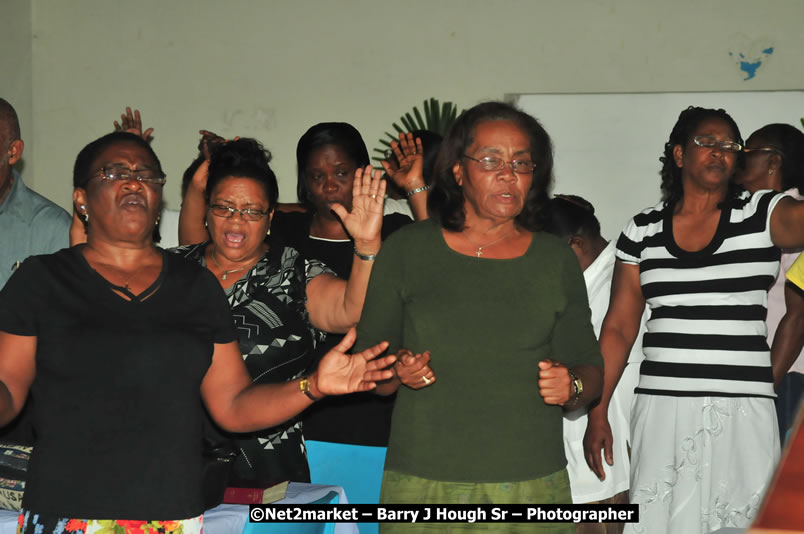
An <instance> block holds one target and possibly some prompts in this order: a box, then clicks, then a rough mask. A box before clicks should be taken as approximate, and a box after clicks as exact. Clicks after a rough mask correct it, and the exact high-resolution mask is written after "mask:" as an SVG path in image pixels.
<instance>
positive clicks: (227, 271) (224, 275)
mask: <svg viewBox="0 0 804 534" xmlns="http://www.w3.org/2000/svg"><path fill="white" fill-rule="evenodd" d="M209 256H210V257H211V258H212V263H214V264H215V265H216V266H217V267H218V269H220V270H221V271H223V274H221V280H226V277H227V276H229V275H230V274H232V273H236V272H238V271H242V270H244V269H248V268H249V267H251V265H246V266H245V267H238V268H237V269H224V268H223V267H221V264H220V263H218V260H216V259H215V253H214V252H211V253H210V254H209Z"/></svg>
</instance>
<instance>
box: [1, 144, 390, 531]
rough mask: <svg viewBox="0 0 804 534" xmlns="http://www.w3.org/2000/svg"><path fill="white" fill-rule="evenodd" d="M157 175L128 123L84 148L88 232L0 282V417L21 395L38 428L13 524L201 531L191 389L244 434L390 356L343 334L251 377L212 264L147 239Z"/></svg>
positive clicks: (196, 400)
mask: <svg viewBox="0 0 804 534" xmlns="http://www.w3.org/2000/svg"><path fill="white" fill-rule="evenodd" d="M164 182H165V178H164V174H163V173H162V170H161V165H160V163H159V159H158V158H157V157H156V154H155V153H154V152H153V150H152V149H151V147H150V146H149V145H148V143H147V142H145V141H144V140H143V139H142V138H140V137H138V136H136V135H132V134H130V133H124V132H115V133H111V134H108V135H106V136H104V137H101V138H100V139H98V140H96V141H94V142H92V143H90V144H89V145H87V146H86V147H85V148H84V149H83V150H82V151H81V152H80V153H79V154H78V157H77V159H76V163H75V170H74V175H73V183H74V186H75V190H74V193H73V199H74V203H75V209H76V210H77V211H78V213H80V214H81V217H82V219H83V220H84V223H85V224H86V229H87V241H86V243H85V244H81V245H78V246H74V247H71V248H69V249H64V250H61V251H59V252H57V253H55V254H51V255H44V256H34V257H31V258H29V259H28V260H26V261H25V262H24V263H23V264H22V266H21V267H20V268H19V269H18V270H17V271H16V272H15V274H14V275H13V276H12V277H11V279H10V280H9V282H8V283H7V284H6V286H5V287H4V288H3V290H2V292H0V424H4V423H7V422H8V421H10V420H12V419H13V418H14V416H15V415H16V414H17V413H19V410H20V409H21V407H22V405H23V403H24V402H25V399H26V398H27V397H28V393H29V392H30V398H31V399H32V404H31V409H32V413H31V416H32V421H33V425H34V431H35V436H36V439H35V442H34V449H33V453H32V455H31V460H30V464H29V467H28V472H27V480H26V487H25V495H24V497H23V501H22V508H23V509H22V513H21V515H20V519H19V525H20V527H19V532H24V533H31V534H41V533H42V532H54V533H55V534H62V533H65V532H76V531H83V532H98V531H101V530H117V529H125V530H128V529H129V528H135V529H137V530H142V531H149V532H153V531H156V532H183V533H184V534H190V533H196V534H197V533H200V532H201V525H202V517H201V514H202V513H203V510H204V502H203V497H202V484H201V478H202V465H203V462H202V450H201V446H200V445H201V438H202V425H203V417H204V410H203V407H202V401H203V404H204V405H206V408H207V409H208V411H209V413H210V414H211V416H212V418H213V419H214V420H215V421H216V422H217V423H218V424H219V425H220V426H221V427H223V428H225V429H227V430H229V431H232V432H248V431H254V430H258V429H261V428H266V427H271V426H274V425H278V424H281V423H282V422H283V421H285V420H288V419H290V418H292V417H294V416H295V415H297V414H298V413H299V412H300V411H302V410H303V409H305V408H306V407H308V406H310V405H311V404H312V403H313V400H312V398H318V397H321V396H323V395H324V394H342V393H350V392H353V391H365V390H368V389H370V388H372V387H373V385H374V381H375V380H378V379H383V378H387V377H388V376H389V375H390V374H391V373H389V372H385V371H379V369H383V368H384V367H386V366H388V365H390V363H392V362H393V358H389V359H388V360H386V359H384V358H379V359H377V360H375V361H372V358H373V357H374V356H375V355H377V354H379V352H380V351H381V350H382V349H383V348H384V347H385V344H380V345H379V346H377V347H373V348H372V349H371V350H367V351H365V352H363V353H361V354H357V355H354V356H352V357H350V356H348V355H346V354H344V351H345V350H346V349H347V348H348V346H349V344H350V343H351V341H353V339H354V336H353V335H351V336H347V338H346V339H345V341H344V343H343V344H341V345H340V346H339V347H338V348H337V349H336V350H334V351H332V352H331V353H330V354H328V355H327V356H326V357H325V358H324V359H323V360H322V364H321V365H320V366H319V367H318V370H317V371H316V373H315V374H314V375H311V376H307V377H304V378H301V379H296V380H289V381H287V382H284V383H281V384H270V385H255V384H253V383H252V379H251V378H250V377H249V374H248V372H247V370H246V367H245V365H244V363H243V359H242V356H241V353H240V349H239V347H238V345H237V342H236V339H237V331H236V329H235V325H234V324H233V322H232V315H231V312H230V309H229V306H228V304H227V302H226V299H225V296H224V294H223V291H222V290H221V288H220V284H219V283H218V281H217V280H216V278H215V275H219V274H220V271H214V274H213V273H210V271H209V270H207V269H203V268H201V267H200V266H199V265H198V264H197V263H194V262H190V261H187V260H186V259H184V258H182V257H180V256H178V255H176V254H170V253H167V252H164V251H162V250H161V249H159V248H157V247H156V246H154V244H153V241H152V234H153V229H154V227H155V225H156V218H157V214H158V213H159V208H160V203H161V200H162V186H163V184H164ZM230 183H231V182H230ZM224 185H225V184H224ZM360 187H361V191H362V190H363V189H362V187H363V185H362V184H361V186H360ZM366 187H370V184H366ZM239 191H242V189H240V190H239ZM216 198H217V197H216ZM236 200H237V203H235V204H234V205H232V206H231V207H233V208H238V209H241V210H244V209H245V210H259V211H263V210H266V209H268V208H269V207H270V206H263V205H257V204H254V205H250V204H245V205H243V204H241V203H239V201H240V197H237V199H236ZM219 202H220V203H225V202H226V200H225V199H223V198H221V199H219ZM380 209H381V207H380ZM353 211H354V210H353ZM240 213H241V214H242V213H247V212H243V211H241V212H240ZM227 220H228V219H227ZM226 233H227V234H228V239H229V240H230V241H231V242H232V243H236V242H241V243H243V242H245V239H243V237H245V235H242V236H240V235H238V232H237V230H236V229H234V228H232V227H230V228H229V229H228V230H227V231H226ZM243 234H245V232H244V233H243ZM218 261H219V263H221V262H223V263H222V265H224V267H226V266H229V267H230V268H231V263H229V262H228V261H227V259H225V257H224V256H221V258H220V259H218ZM311 397H312V398H311Z"/></svg>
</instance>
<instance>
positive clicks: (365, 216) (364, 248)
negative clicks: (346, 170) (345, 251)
mask: <svg viewBox="0 0 804 534" xmlns="http://www.w3.org/2000/svg"><path fill="white" fill-rule="evenodd" d="M384 203H385V182H384V181H383V179H382V172H381V171H379V170H374V169H373V167H372V166H371V165H368V166H367V167H366V168H365V169H357V170H356V171H355V181H354V185H353V187H352V211H351V212H349V211H346V208H344V207H343V206H342V205H341V204H332V205H331V206H330V208H331V209H332V211H334V212H335V213H336V214H337V215H338V217H340V219H341V222H342V223H343V226H344V228H346V231H347V232H349V235H350V236H352V239H353V240H354V242H355V248H357V250H358V251H359V252H361V253H363V254H375V253H376V252H377V251H378V250H379V249H380V243H381V236H380V231H381V230H382V215H383V211H382V210H383V204H384Z"/></svg>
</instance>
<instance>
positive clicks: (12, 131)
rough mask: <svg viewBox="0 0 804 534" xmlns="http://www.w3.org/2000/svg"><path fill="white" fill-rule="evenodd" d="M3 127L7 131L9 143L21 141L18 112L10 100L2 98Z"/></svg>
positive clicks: (0, 117)
mask: <svg viewBox="0 0 804 534" xmlns="http://www.w3.org/2000/svg"><path fill="white" fill-rule="evenodd" d="M3 127H5V128H6V129H7V133H8V140H7V141H8V142H9V143H10V142H11V141H16V140H17V139H20V119H19V117H17V111H16V110H15V109H14V106H12V105H11V104H10V103H9V101H8V100H6V99H5V98H0V128H3ZM2 133H3V132H0V134H2Z"/></svg>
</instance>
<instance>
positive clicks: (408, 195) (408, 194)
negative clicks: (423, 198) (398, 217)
mask: <svg viewBox="0 0 804 534" xmlns="http://www.w3.org/2000/svg"><path fill="white" fill-rule="evenodd" d="M428 189H430V186H429V185H423V186H421V187H417V188H416V189H411V190H410V191H408V192H406V193H405V196H406V197H412V196H413V195H415V194H416V193H421V192H422V191H427V190H428Z"/></svg>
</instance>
